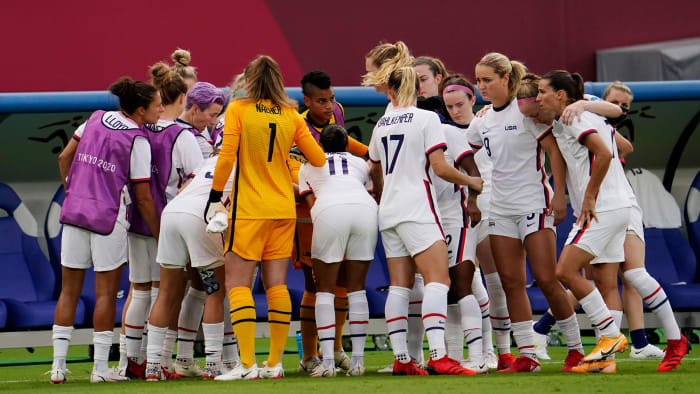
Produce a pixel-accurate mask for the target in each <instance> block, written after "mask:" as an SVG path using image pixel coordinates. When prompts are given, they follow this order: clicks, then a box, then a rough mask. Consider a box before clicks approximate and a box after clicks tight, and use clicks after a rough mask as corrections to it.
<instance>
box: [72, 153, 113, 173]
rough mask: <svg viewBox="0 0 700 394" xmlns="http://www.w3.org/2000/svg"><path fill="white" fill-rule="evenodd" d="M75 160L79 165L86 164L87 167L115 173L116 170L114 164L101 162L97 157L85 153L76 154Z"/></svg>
mask: <svg viewBox="0 0 700 394" xmlns="http://www.w3.org/2000/svg"><path fill="white" fill-rule="evenodd" d="M77 160H78V162H79V163H87V164H89V165H93V166H96V167H97V168H101V169H103V170H104V171H109V172H115V171H116V170H117V165H116V164H114V163H110V162H108V161H105V160H102V159H100V158H98V157H97V156H93V155H90V154H87V153H78V158H77Z"/></svg>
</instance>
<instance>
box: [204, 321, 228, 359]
mask: <svg viewBox="0 0 700 394" xmlns="http://www.w3.org/2000/svg"><path fill="white" fill-rule="evenodd" d="M202 332H203V333H204V353H205V354H206V362H207V364H209V363H215V364H218V363H220V362H221V361H222V359H221V352H222V350H223V347H224V322H223V321H222V322H220V323H202Z"/></svg>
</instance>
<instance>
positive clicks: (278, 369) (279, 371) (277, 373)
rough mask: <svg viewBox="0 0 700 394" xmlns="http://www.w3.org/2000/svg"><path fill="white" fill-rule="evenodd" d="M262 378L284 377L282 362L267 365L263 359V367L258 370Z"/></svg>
mask: <svg viewBox="0 0 700 394" xmlns="http://www.w3.org/2000/svg"><path fill="white" fill-rule="evenodd" d="M259 375H260V378H262V379H282V378H283V377H284V368H282V363H278V364H277V365H275V366H274V367H268V366H267V361H263V367H262V368H260V371H259Z"/></svg>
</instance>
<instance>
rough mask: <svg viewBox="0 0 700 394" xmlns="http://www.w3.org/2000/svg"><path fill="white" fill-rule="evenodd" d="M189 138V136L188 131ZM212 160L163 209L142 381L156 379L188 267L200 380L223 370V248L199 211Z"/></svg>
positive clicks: (208, 186)
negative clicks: (195, 291)
mask: <svg viewBox="0 0 700 394" xmlns="http://www.w3.org/2000/svg"><path fill="white" fill-rule="evenodd" d="M188 134H189V133H188ZM217 158H218V157H216V156H214V157H211V158H209V159H207V160H205V161H204V162H203V163H202V165H201V166H200V167H199V168H198V169H197V170H196V171H195V173H194V174H193V178H192V180H191V181H190V182H189V183H188V184H186V185H185V186H184V188H183V189H181V191H180V193H178V195H177V196H176V197H175V198H174V199H173V200H172V201H171V202H170V203H168V205H167V206H166V207H165V209H164V210H163V216H162V218H161V227H160V228H161V237H160V242H159V244H158V256H157V260H158V263H159V264H160V266H161V282H160V292H159V293H158V299H157V300H156V302H155V304H154V306H153V309H152V310H151V314H150V316H149V319H148V360H147V364H146V380H151V381H153V380H155V381H157V380H161V373H160V370H161V345H162V343H163V340H164V339H165V333H166V330H167V325H168V322H169V319H170V318H171V316H172V312H173V309H176V308H177V305H178V304H177V300H178V292H180V291H181V288H182V281H183V280H184V272H183V269H184V268H185V266H186V265H187V264H188V263H189V262H191V266H192V268H194V269H195V270H197V272H198V274H199V275H201V276H202V277H203V278H204V283H205V286H206V289H207V297H206V303H205V306H204V317H203V323H202V331H203V332H204V343H205V353H206V367H205V369H204V372H203V378H204V379H214V378H215V377H216V376H219V375H221V374H222V373H225V372H227V371H228V369H227V368H226V365H225V364H224V363H223V357H222V352H223V348H224V343H223V340H224V328H225V325H224V320H223V318H224V316H225V312H227V311H224V308H223V306H224V299H225V298H226V292H225V290H224V284H223V280H224V279H225V275H226V273H225V269H224V266H223V265H224V250H223V242H222V239H221V234H214V233H207V231H206V226H207V224H206V223H205V222H204V218H203V217H202V211H203V210H204V207H205V205H206V203H207V198H208V196H209V191H210V190H211V183H212V174H213V172H214V168H215V166H216V160H217ZM232 183H233V177H229V179H228V181H227V183H226V186H225V187H224V198H225V199H228V197H229V196H230V193H231V187H232Z"/></svg>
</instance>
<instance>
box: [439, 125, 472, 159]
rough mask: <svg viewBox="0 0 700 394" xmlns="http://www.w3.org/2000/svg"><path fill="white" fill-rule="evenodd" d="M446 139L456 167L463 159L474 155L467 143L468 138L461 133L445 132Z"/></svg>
mask: <svg viewBox="0 0 700 394" xmlns="http://www.w3.org/2000/svg"><path fill="white" fill-rule="evenodd" d="M448 127H450V126H448ZM445 139H446V140H447V150H449V151H450V155H451V156H452V157H453V158H454V160H455V162H454V164H455V165H457V164H459V162H461V161H462V159H463V158H465V157H467V156H469V155H473V154H474V152H473V151H472V149H471V148H470V147H469V144H468V143H467V137H466V136H465V135H464V134H462V133H461V132H460V131H457V130H449V129H448V130H445Z"/></svg>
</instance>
